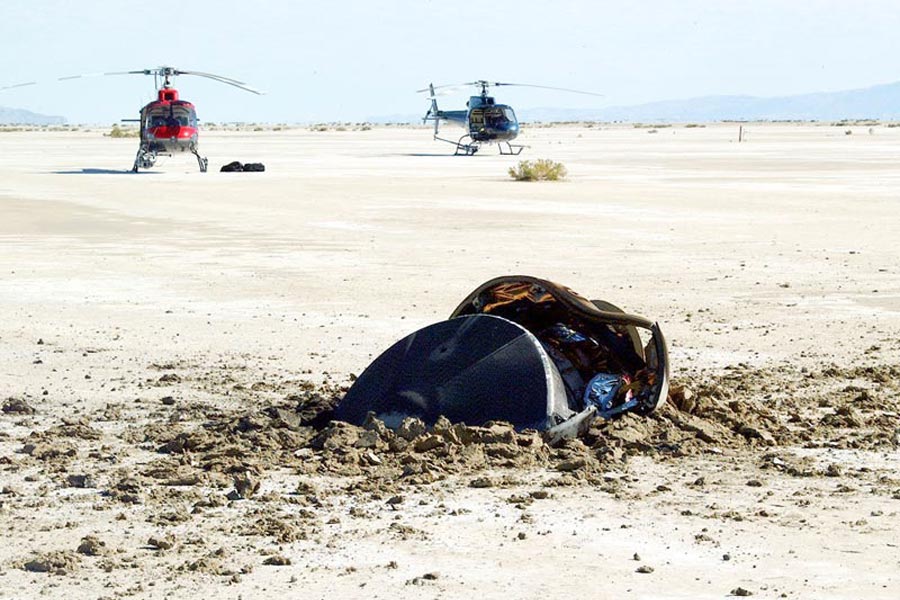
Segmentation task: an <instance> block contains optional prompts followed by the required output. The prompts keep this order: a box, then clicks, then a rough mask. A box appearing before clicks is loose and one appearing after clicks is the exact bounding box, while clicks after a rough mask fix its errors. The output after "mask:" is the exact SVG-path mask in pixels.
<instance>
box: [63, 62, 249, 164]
mask: <svg viewBox="0 0 900 600" xmlns="http://www.w3.org/2000/svg"><path fill="white" fill-rule="evenodd" d="M104 75H153V77H154V79H155V80H156V87H157V98H156V100H154V101H153V102H150V103H148V104H147V105H145V106H144V107H143V108H142V109H141V118H140V119H123V121H132V122H138V123H140V124H141V142H140V146H139V147H138V151H137V156H135V157H134V166H133V167H132V168H131V170H132V172H134V173H137V171H138V169H139V168H141V169H149V168H151V167H152V166H153V165H154V163H155V162H156V158H157V157H158V156H159V155H160V154H163V155H167V156H171V155H172V154H174V153H175V152H184V151H185V150H188V151H190V153H191V154H193V155H194V156H196V157H197V163H198V164H199V165H200V172H201V173H205V172H206V167H207V164H208V163H209V161H208V160H207V159H206V158H205V157H203V156H200V152H199V150H198V148H197V143H198V139H199V133H200V129H199V127H198V121H197V111H196V109H195V108H194V105H193V104H191V103H190V102H188V101H187V100H181V99H180V98H179V97H178V90H176V89H175V88H173V87H172V77H174V76H176V75H196V76H198V77H206V78H207V79H212V80H213V81H218V82H219V83H225V84H227V85H231V86H234V87H236V88H240V89H242V90H244V91H247V92H251V93H253V94H262V93H263V92H261V91H259V90H255V89H253V88H251V87H249V86H248V85H247V84H245V83H244V82H243V81H237V80H236V79H231V78H228V77H223V76H221V75H214V74H212V73H201V72H199V71H182V70H180V69H175V68H173V67H166V66H163V67H157V68H155V69H143V70H140V71H122V72H118V73H104ZM77 77H81V76H80V75H76V76H74V77H63V78H62V79H75V78H77ZM160 78H162V87H160V86H159V79H160Z"/></svg>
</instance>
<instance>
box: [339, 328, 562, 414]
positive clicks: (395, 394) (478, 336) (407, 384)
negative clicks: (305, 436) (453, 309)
mask: <svg viewBox="0 0 900 600" xmlns="http://www.w3.org/2000/svg"><path fill="white" fill-rule="evenodd" d="M369 412H373V413H374V414H375V416H376V417H377V418H379V419H381V420H382V421H384V423H385V424H386V425H387V426H388V427H391V428H396V427H397V426H399V424H400V422H401V421H402V420H403V419H404V418H406V417H410V416H412V417H418V418H420V419H422V420H423V421H424V422H425V423H426V424H429V425H431V424H434V422H435V421H436V420H437V418H438V417H439V416H441V415H443V416H445V417H447V418H448V419H450V420H451V421H453V422H462V423H466V424H468V425H481V424H484V423H485V422H487V421H491V420H500V421H508V422H510V423H512V424H513V425H515V426H516V428H518V429H525V428H534V429H538V430H544V429H548V428H550V427H553V426H554V425H557V424H558V423H560V422H562V421H565V420H566V419H568V418H569V417H570V416H572V415H573V414H574V412H575V411H574V410H573V409H572V407H570V406H569V402H568V399H567V396H566V391H565V386H564V385H563V382H562V380H561V378H560V374H559V372H558V371H557V368H556V366H555V365H554V363H553V361H552V360H551V358H550V357H549V355H548V354H547V351H546V350H545V349H544V347H543V345H542V344H541V342H540V341H539V340H538V339H537V338H536V337H535V336H534V335H533V334H532V333H530V332H529V331H528V330H527V329H525V328H524V327H522V326H521V325H518V324H516V323H513V322H512V321H509V320H507V319H504V318H501V317H497V316H492V315H469V316H461V317H458V318H453V319H450V320H448V321H443V322H440V323H435V324H434V325H430V326H428V327H425V328H424V329H420V330H419V331H416V332H415V333H413V334H411V335H409V336H407V337H405V338H403V339H402V340H400V341H399V342H397V343H396V344H394V345H393V346H391V347H390V348H389V349H388V350H387V351H386V352H384V353H383V354H382V355H381V356H379V357H378V358H377V359H375V361H374V362H372V364H370V365H369V367H368V368H367V369H366V370H365V371H364V372H363V373H362V375H360V377H359V379H357V381H356V382H355V383H354V385H353V387H351V388H350V390H349V392H347V395H346V396H345V397H344V399H343V400H342V401H341V402H340V404H339V405H338V406H337V407H336V409H335V415H334V417H335V418H336V419H338V420H341V421H347V422H350V423H355V424H361V423H362V422H363V421H364V420H365V419H366V415H367V414H368V413H369Z"/></svg>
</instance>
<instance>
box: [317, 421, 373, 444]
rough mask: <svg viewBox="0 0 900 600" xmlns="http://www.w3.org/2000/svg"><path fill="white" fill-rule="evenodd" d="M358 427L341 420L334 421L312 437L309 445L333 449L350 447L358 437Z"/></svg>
mask: <svg viewBox="0 0 900 600" xmlns="http://www.w3.org/2000/svg"><path fill="white" fill-rule="evenodd" d="M360 431H361V430H360V429H359V428H358V427H356V426H354V425H350V424H349V423H344V422H343V421H334V422H332V423H331V425H329V426H328V427H326V428H325V429H323V430H322V432H321V433H319V435H317V436H316V437H314V438H313V440H312V441H311V442H310V445H311V446H312V447H313V448H316V449H318V450H326V451H334V450H338V449H341V448H351V447H353V445H354V444H355V443H356V441H357V440H358V439H359V434H360Z"/></svg>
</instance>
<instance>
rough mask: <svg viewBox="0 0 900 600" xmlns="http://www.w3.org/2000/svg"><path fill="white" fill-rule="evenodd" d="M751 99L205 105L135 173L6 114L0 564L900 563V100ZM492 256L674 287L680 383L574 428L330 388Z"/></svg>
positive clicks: (558, 274) (557, 591)
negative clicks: (421, 119) (466, 152)
mask: <svg viewBox="0 0 900 600" xmlns="http://www.w3.org/2000/svg"><path fill="white" fill-rule="evenodd" d="M743 127H744V130H745V134H746V139H745V141H743V142H742V143H738V140H737V136H738V125H737V124H710V125H707V126H703V127H685V126H682V125H675V126H672V127H663V128H656V129H653V128H646V127H643V128H637V127H633V126H631V125H602V124H597V125H591V126H588V125H584V124H567V125H555V126H552V127H548V126H543V127H538V126H532V127H528V126H524V127H523V134H522V136H521V137H520V140H519V141H521V142H522V143H523V144H525V145H527V146H528V147H527V148H526V150H525V152H524V154H523V155H522V156H521V157H509V156H499V155H498V154H497V151H496V148H494V147H486V148H484V149H483V150H482V151H481V152H480V153H479V154H477V155H476V156H473V157H454V156H452V153H451V152H450V151H451V150H452V148H451V147H450V146H447V145H444V144H441V143H439V142H434V141H432V140H431V135H430V130H429V129H428V128H418V127H388V126H383V127H374V128H372V129H367V130H362V129H361V128H357V127H352V126H351V127H347V128H345V129H346V130H345V131H340V130H338V129H337V128H334V127H332V128H329V129H328V130H327V131H314V130H312V129H311V128H302V127H297V128H284V129H280V130H275V129H274V128H270V127H263V128H260V129H262V130H261V131H254V128H244V129H242V130H217V131H209V132H205V133H204V134H202V139H201V150H202V152H203V153H204V154H205V155H206V156H208V157H209V160H210V172H208V173H199V172H198V170H197V165H196V161H195V160H194V159H193V157H192V156H190V155H184V156H175V157H171V158H162V159H160V161H159V163H158V164H157V166H156V167H154V168H153V169H152V170H150V171H147V172H141V173H139V174H132V173H130V172H128V170H129V168H130V166H131V163H132V161H133V157H134V152H135V150H136V145H137V144H136V141H135V140H134V139H113V138H109V137H105V136H104V135H103V134H104V133H106V132H108V130H106V129H83V130H79V131H68V132H53V131H39V132H28V131H5V132H0V317H2V318H0V365H2V366H0V402H3V412H2V413H0V526H2V527H0V529H2V531H3V532H5V536H4V537H5V540H4V543H3V544H0V598H17V599H18V598H23V599H25V598H38V597H50V598H57V597H58V598H62V597H73V598H96V599H100V598H123V597H129V598H185V597H188V595H203V594H206V595H207V596H208V597H222V598H243V599H245V600H250V599H255V598H267V599H268V598H272V597H292V598H459V597H462V596H464V595H476V594H477V596H478V597H479V598H724V597H728V596H744V595H753V596H756V597H761V598H798V599H799V598H802V599H806V598H848V599H850V598H867V599H876V598H890V599H896V598H898V597H900V518H898V513H900V266H898V255H900V241H898V240H900V237H898V231H900V128H893V127H888V126H886V125H883V124H877V125H871V124H865V125H854V124H849V125H841V126H834V125H831V124H791V123H786V124H753V123H751V124H744V125H743ZM848 132H849V133H848ZM526 158H532V159H533V158H549V159H553V160H556V161H560V162H562V163H564V164H565V166H566V167H567V169H568V172H569V176H568V178H567V180H565V181H560V182H529V183H526V182H515V181H512V180H511V179H510V178H509V177H508V175H507V169H508V168H509V167H510V166H513V165H515V164H516V163H517V162H518V160H521V159H526ZM233 160H240V161H242V162H262V163H264V164H265V165H266V168H267V170H266V172H265V173H220V172H218V169H219V167H220V166H221V165H223V164H225V163H228V162H231V161H233ZM507 274H527V275H534V276H538V277H543V278H546V279H550V280H553V281H557V282H559V283H562V284H565V285H567V286H569V287H570V288H572V289H574V290H575V291H577V292H579V293H581V294H583V295H585V296H588V297H590V298H601V299H605V300H608V301H610V302H613V303H614V304H617V305H619V306H621V307H622V308H624V309H626V310H627V311H628V312H632V313H636V314H639V315H643V316H646V317H649V318H651V319H654V320H657V321H658V322H659V323H660V326H661V327H662V329H663V331H664V332H665V334H666V336H667V338H668V343H669V348H670V354H671V369H672V377H673V382H674V384H673V393H672V395H671V398H670V401H669V402H667V403H666V404H665V405H664V406H663V407H662V408H661V409H660V410H659V411H657V413H655V414H654V415H652V416H651V417H638V416H632V415H628V416H626V417H625V418H623V419H619V420H616V421H613V422H601V423H597V424H596V425H595V426H594V427H593V428H592V430H591V431H590V432H589V434H588V436H586V438H585V439H583V440H581V441H576V442H569V443H567V444H565V445H564V446H563V447H559V448H550V447H547V446H545V445H544V444H543V443H542V442H541V440H540V438H539V437H536V436H534V435H531V434H529V433H528V432H524V433H522V432H515V431H513V430H511V429H510V428H508V427H505V426H504V425H502V424H496V425H494V426H492V427H489V428H468V429H467V428H459V427H457V428H453V427H450V426H445V425H442V426H441V427H440V428H438V429H435V430H434V431H431V432H412V433H409V432H407V433H408V435H406V436H405V437H403V436H398V435H397V434H395V433H393V432H390V431H385V430H383V429H381V428H379V427H378V425H377V424H373V425H372V426H371V427H370V428H368V429H359V428H354V427H347V426H342V425H340V424H337V425H333V424H332V425H326V426H324V428H323V426H322V425H317V426H316V427H313V426H311V425H310V424H309V421H308V418H309V415H311V414H313V413H315V411H316V408H317V407H319V406H321V405H324V404H327V403H328V402H330V401H333V400H334V399H335V398H338V397H340V395H341V393H342V389H343V388H345V387H346V386H347V385H349V383H350V382H351V379H352V377H353V376H354V375H358V374H359V373H360V372H362V370H363V369H364V368H365V367H366V366H367V365H368V363H369V362H370V361H371V360H372V359H373V358H375V357H376V356H377V355H378V354H379V353H380V352H382V351H383V350H385V349H387V348H388V347H389V346H390V345H391V344H392V343H393V342H395V341H397V340H398V339H400V338H401V337H403V336H405V335H407V334H408V333H411V332H412V331H414V330H416V329H418V328H420V327H422V326H424V325H427V324H430V323H434V322H436V321H438V320H441V319H444V318H446V317H447V316H448V315H449V314H450V313H451V311H452V310H453V309H454V308H455V307H456V305H457V304H458V303H459V302H460V301H461V300H462V299H463V298H464V297H465V296H466V295H467V294H468V293H469V292H470V291H472V290H473V289H474V288H475V287H477V286H478V285H479V284H481V283H482V282H483V281H485V280H487V279H490V278H492V277H495V276H499V275H507ZM212 595H215V596H212Z"/></svg>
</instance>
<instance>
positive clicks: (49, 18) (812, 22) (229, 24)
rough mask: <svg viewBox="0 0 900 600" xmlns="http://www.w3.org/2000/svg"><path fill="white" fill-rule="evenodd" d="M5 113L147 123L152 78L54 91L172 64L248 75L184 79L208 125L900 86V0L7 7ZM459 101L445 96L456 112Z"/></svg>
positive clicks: (286, 0) (96, 1) (24, 0)
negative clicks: (492, 95) (248, 88)
mask: <svg viewBox="0 0 900 600" xmlns="http://www.w3.org/2000/svg"><path fill="white" fill-rule="evenodd" d="M0 15H2V18H0V49H2V52H0V86H3V85H9V84H15V83H19V82H24V81H32V80H38V81H41V82H46V85H40V86H32V87H28V88H22V89H17V90H10V91H5V92H0V106H7V107H16V108H26V109H28V110H32V111H35V112H40V113H44V114H54V115H63V116H65V117H67V118H68V119H69V121H70V122H73V123H78V122H92V123H112V122H113V121H116V120H118V119H120V118H123V117H124V118H129V117H135V116H136V115H137V112H138V110H139V108H140V106H141V105H142V104H144V103H145V102H146V101H148V100H149V99H150V98H152V97H153V96H154V92H153V80H152V78H150V77H141V76H122V77H105V78H93V79H87V80H76V81H72V82H68V83H55V82H54V80H55V79H56V78H57V77H60V76H65V75H72V74H77V73H94V72H100V71H121V70H132V69H141V68H147V67H155V66H159V65H162V64H167V65H172V66H176V67H178V68H181V69H193V70H198V71H208V72H213V73H218V74H221V75H225V76H229V77H232V78H235V79H239V80H243V81H246V82H248V83H250V84H251V85H253V86H256V87H258V88H261V89H264V90H266V91H267V92H268V95H266V96H262V97H259V96H253V95H250V94H246V93H244V92H240V91H238V90H236V89H234V88H230V87H226V86H222V85H220V84H215V83H213V82H209V81H206V80H203V79H199V78H190V77H182V78H179V79H177V80H176V84H177V87H178V88H179V89H180V90H181V93H182V96H183V97H184V98H185V99H188V100H191V101H192V102H194V103H195V104H197V105H198V113H199V115H200V118H201V119H202V120H206V121H268V122H303V121H333V120H342V121H344V120H346V121H359V120H364V119H365V118H366V117H368V116H374V115H390V114H404V115H408V114H419V113H422V114H424V112H425V110H426V109H427V102H426V100H425V99H424V98H423V97H422V96H421V95H418V96H417V95H416V94H415V93H414V91H415V90H416V89H418V88H420V87H424V86H425V85H427V83H428V82H429V81H434V82H435V83H456V82H462V81H471V80H474V79H482V78H484V79H492V80H500V81H514V82H524V83H535V84H542V85H552V86H561V87H570V88H580V89H586V90H589V91H596V92H599V93H603V94H605V97H604V98H591V97H588V96H577V95H567V94H558V93H552V92H544V91H537V90H529V89H526V88H517V89H513V88H511V89H507V90H503V93H502V94H498V97H500V98H501V99H502V100H503V101H505V102H507V103H509V104H512V105H513V106H515V107H516V108H532V107H539V106H557V107H573V108H575V107H599V106H609V105H622V104H634V103H640V102H649V101H654V100H666V99H674V98H686V97H694V96H702V95H711V94H749V95H757V96H772V95H784V94H794V93H803V92H815V91H829V90H840V89H848V88H854V87H865V86H869V85H873V84H876V83H886V82H891V81H896V80H900V52H898V50H900V9H898V4H897V1H896V0H859V1H855V2H854V1H850V0H847V1H844V2H838V1H831V0H804V1H799V0H797V1H793V0H783V1H774V0H753V1H750V0H747V1H744V2H737V1H728V0H671V1H666V0H647V1H643V2H642V1H640V0H633V1H626V0H622V1H618V2H611V1H603V0H592V1H588V0H554V1H552V2H540V1H532V0H481V1H480V2H470V1H467V0H464V1H456V2H454V1H452V0H441V1H438V2H432V1H430V0H415V1H407V0H396V1H387V2H377V1H357V0H343V1H342V0H326V1H319V2H306V1H304V0H257V1H255V2H251V1H248V0H241V1H232V0H181V1H178V0H175V1H169V2H158V1H156V2H150V1H145V2H132V1H130V0H82V1H80V2H74V1H70V0H2V1H0ZM464 103H465V97H464V96H463V95H458V96H449V97H446V98H442V99H441V105H442V108H447V109H454V108H462V107H463V105H464Z"/></svg>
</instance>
